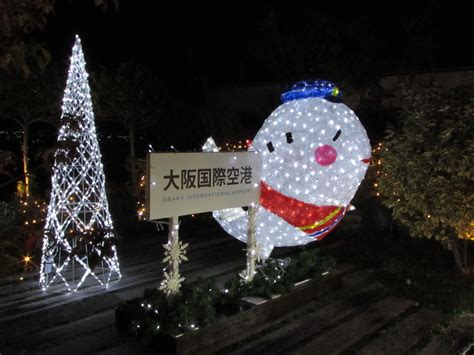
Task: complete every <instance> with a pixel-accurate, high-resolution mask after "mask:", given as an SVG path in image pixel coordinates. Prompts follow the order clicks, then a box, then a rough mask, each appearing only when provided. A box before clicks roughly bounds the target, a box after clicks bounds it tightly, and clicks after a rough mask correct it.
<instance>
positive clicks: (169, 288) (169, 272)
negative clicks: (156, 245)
mask: <svg viewBox="0 0 474 355" xmlns="http://www.w3.org/2000/svg"><path fill="white" fill-rule="evenodd" d="M163 247H164V248H165V257H164V259H163V263H168V266H167V267H166V268H165V269H164V275H165V278H164V279H163V281H162V282H161V285H160V287H159V289H160V290H162V291H163V292H165V293H166V295H168V296H173V295H176V294H177V293H178V292H179V290H180V289H181V284H182V283H183V281H184V280H185V278H184V277H182V276H181V274H180V273H179V264H181V262H183V261H188V257H187V256H186V249H187V247H188V244H187V243H184V244H183V242H181V241H180V240H179V218H178V217H172V218H170V221H169V235H168V243H167V244H164V245H163Z"/></svg>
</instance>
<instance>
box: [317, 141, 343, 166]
mask: <svg viewBox="0 0 474 355" xmlns="http://www.w3.org/2000/svg"><path fill="white" fill-rule="evenodd" d="M314 155H315V156H316V163H318V164H319V165H321V166H328V165H331V164H332V163H334V162H335V161H336V158H337V152H336V149H334V148H333V147H332V146H330V145H329V144H325V145H322V146H321V147H318V148H317V149H316V151H315V152H314Z"/></svg>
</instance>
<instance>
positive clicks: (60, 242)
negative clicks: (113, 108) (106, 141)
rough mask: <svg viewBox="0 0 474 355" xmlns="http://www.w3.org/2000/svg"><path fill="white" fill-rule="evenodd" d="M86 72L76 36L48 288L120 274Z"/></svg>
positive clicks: (48, 234) (47, 242)
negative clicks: (53, 285)
mask: <svg viewBox="0 0 474 355" xmlns="http://www.w3.org/2000/svg"><path fill="white" fill-rule="evenodd" d="M87 77H88V75H87V73H86V69H85V62H84V55H83V53H82V47H81V40H80V39H79V37H78V36H76V43H75V44H74V47H73V49H72V57H71V65H70V68H69V74H68V78H67V83H66V90H65V92H64V97H63V106H62V115H61V128H60V130H59V136H58V149H57V151H56V153H55V161H54V167H53V176H52V180H51V183H52V189H51V199H50V203H49V207H48V215H47V219H46V225H45V233H44V238H43V248H42V259H41V267H40V285H41V287H42V288H43V289H47V288H48V287H50V286H51V285H52V284H55V283H63V284H64V285H65V287H66V288H67V290H69V291H77V290H78V289H79V288H80V287H81V286H83V285H84V283H85V282H88V281H86V280H89V279H90V280H92V282H94V283H97V282H98V283H99V284H100V285H104V286H107V285H108V284H109V283H110V282H111V281H115V280H118V279H120V277H121V275H120V269H119V263H118V259H117V251H116V237H115V233H114V230H113V225H112V219H111V216H110V212H109V207H108V202H107V196H106V194H105V176H104V171H103V165H102V162H101V154H100V150H99V144H98V141H97V135H96V131H95V124H94V113H93V111H92V101H91V96H90V90H89V83H88V80H87Z"/></svg>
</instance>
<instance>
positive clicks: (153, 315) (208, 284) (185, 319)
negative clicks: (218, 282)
mask: <svg viewBox="0 0 474 355" xmlns="http://www.w3.org/2000/svg"><path fill="white" fill-rule="evenodd" d="M334 263H335V262H334V259H332V258H329V257H323V256H319V255H318V250H308V251H303V252H301V253H300V254H299V255H298V256H297V257H296V258H294V259H292V260H290V259H289V258H288V259H284V260H273V259H270V260H267V261H266V263H265V264H263V265H260V267H259V271H258V272H257V274H256V275H255V277H254V279H253V280H252V282H250V283H244V282H243V281H242V278H241V277H240V276H239V275H236V276H235V277H234V278H232V279H231V280H229V281H228V282H227V283H226V284H225V288H224V290H223V292H221V291H219V290H218V289H217V288H216V286H215V283H214V281H213V280H198V281H197V282H195V283H194V284H192V285H187V284H184V285H183V287H182V289H181V292H180V293H179V294H177V295H175V296H172V297H167V296H166V294H165V293H163V292H162V291H160V290H159V289H147V290H145V292H144V295H143V297H142V298H135V299H132V300H129V301H127V302H126V303H125V304H123V305H122V306H120V307H118V308H117V310H116V320H117V326H118V327H119V328H121V329H126V330H127V331H129V332H130V333H132V334H135V335H136V336H138V337H139V338H142V339H143V340H144V341H145V342H147V343H150V342H151V341H153V338H154V336H155V335H156V334H157V333H160V332H164V333H167V334H179V333H182V332H186V331H190V330H193V329H196V328H198V327H203V326H206V325H207V324H209V323H210V322H212V321H213V320H214V319H215V318H216V316H217V314H218V313H224V314H226V313H228V312H229V311H230V312H238V311H239V310H240V300H241V298H242V297H244V296H248V295H251V296H261V297H267V298H270V297H271V296H272V295H274V294H285V293H287V292H288V291H289V290H290V289H291V288H292V287H294V283H295V282H298V281H302V280H305V279H308V278H319V277H321V273H322V272H323V271H326V270H328V269H329V268H331V267H332V266H333V265H334Z"/></svg>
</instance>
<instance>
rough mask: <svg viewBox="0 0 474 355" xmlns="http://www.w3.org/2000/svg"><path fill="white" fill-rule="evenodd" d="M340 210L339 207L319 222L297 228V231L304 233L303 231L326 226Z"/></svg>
mask: <svg viewBox="0 0 474 355" xmlns="http://www.w3.org/2000/svg"><path fill="white" fill-rule="evenodd" d="M340 210H341V207H338V208H337V210H335V211H333V212H332V213H330V214H329V215H328V216H326V218H324V219H322V220H320V221H318V222H316V223H314V224H311V225H309V226H303V227H298V229H300V230H302V231H304V230H307V229H313V228H316V227H319V226H322V225H323V224H326V223H327V222H328V221H329V220H330V219H332V218H333V217H334V216H335V215H337V214H338V213H339V211H340Z"/></svg>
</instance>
